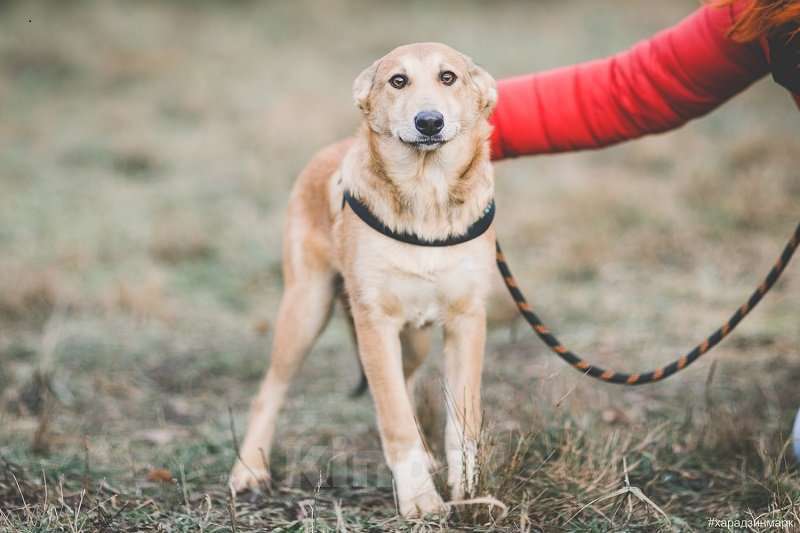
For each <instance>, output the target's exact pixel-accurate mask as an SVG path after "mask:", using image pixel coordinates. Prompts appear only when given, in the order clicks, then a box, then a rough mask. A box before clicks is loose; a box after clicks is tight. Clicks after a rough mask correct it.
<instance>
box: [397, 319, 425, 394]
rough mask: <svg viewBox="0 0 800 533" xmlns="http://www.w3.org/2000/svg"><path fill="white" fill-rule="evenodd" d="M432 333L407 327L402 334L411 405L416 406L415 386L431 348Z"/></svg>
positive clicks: (407, 387) (401, 340)
mask: <svg viewBox="0 0 800 533" xmlns="http://www.w3.org/2000/svg"><path fill="white" fill-rule="evenodd" d="M430 337H431V335H430V331H429V329H428V328H424V329H419V328H411V327H410V326H406V327H405V328H403V330H402V331H401V332H400V344H401V345H402V348H403V376H404V377H405V379H406V389H407V390H408V397H409V399H410V400H411V405H414V404H415V402H414V385H415V383H416V376H417V370H418V369H419V367H420V366H422V363H424V362H425V359H426V358H427V357H428V352H429V351H430V347H431V339H430Z"/></svg>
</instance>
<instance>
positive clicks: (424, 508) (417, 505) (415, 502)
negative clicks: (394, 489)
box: [399, 490, 447, 518]
mask: <svg viewBox="0 0 800 533" xmlns="http://www.w3.org/2000/svg"><path fill="white" fill-rule="evenodd" d="M399 503H400V514H402V515H403V518H422V517H423V516H432V515H439V516H444V515H446V514H447V506H446V505H445V503H444V500H442V498H441V496H439V493H438V492H436V491H435V490H431V491H428V492H425V493H423V494H420V495H418V496H415V497H413V498H410V499H407V500H405V501H402V500H401V501H400V502H399Z"/></svg>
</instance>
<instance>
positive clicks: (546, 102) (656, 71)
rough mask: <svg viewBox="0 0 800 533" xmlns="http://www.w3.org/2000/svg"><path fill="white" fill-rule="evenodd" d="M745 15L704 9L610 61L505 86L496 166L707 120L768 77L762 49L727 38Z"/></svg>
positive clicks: (734, 8)
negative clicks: (703, 117) (704, 117)
mask: <svg viewBox="0 0 800 533" xmlns="http://www.w3.org/2000/svg"><path fill="white" fill-rule="evenodd" d="M743 5H744V3H743V1H742V0H739V1H738V2H735V3H734V4H733V5H730V6H726V7H713V6H705V7H702V8H700V9H699V10H697V11H696V12H695V13H693V14H692V15H690V16H689V17H687V18H686V19H684V20H683V21H682V22H680V23H678V24H677V25H675V26H673V27H671V28H669V29H666V30H664V31H662V32H660V33H658V34H657V35H655V36H654V37H652V38H650V39H648V40H645V41H643V42H640V43H638V44H636V45H635V46H634V47H633V48H631V49H630V50H627V51H625V52H622V53H620V54H618V55H615V56H612V57H609V58H606V59H601V60H597V61H591V62H588V63H583V64H579V65H576V66H572V67H566V68H560V69H556V70H552V71H548V72H542V73H537V74H530V75H526V76H520V77H516V78H510V79H505V80H501V81H500V82H498V103H497V107H496V108H495V111H494V114H493V116H492V123H493V124H494V132H493V134H492V156H493V158H495V159H501V158H503V157H513V156H517V155H524V154H535V153H547V152H562V151H568V150H581V149H586V148H599V147H602V146H607V145H609V144H613V143H617V142H620V141H624V140H627V139H634V138H636V137H640V136H642V135H646V134H648V133H657V132H662V131H666V130H670V129H673V128H677V127H679V126H681V125H683V124H684V123H686V122H687V121H689V120H690V119H692V118H695V117H699V116H701V115H704V114H705V113H708V112H709V111H711V110H712V109H714V108H716V107H717V106H718V105H720V104H721V103H723V102H724V101H726V100H727V99H728V98H730V97H731V96H733V95H735V94H736V93H738V92H740V91H742V90H743V89H744V88H746V87H747V86H748V85H750V84H751V83H753V82H754V81H756V80H757V79H759V78H761V77H762V76H764V75H765V74H766V73H767V72H768V70H769V64H768V59H767V57H766V55H765V51H764V50H763V49H762V47H761V46H760V45H759V44H758V43H751V44H741V43H737V42H735V41H733V40H731V39H730V38H729V37H728V36H727V33H728V30H729V29H730V28H731V26H732V24H733V22H734V20H735V17H736V15H737V14H738V13H739V11H740V10H741V9H742V7H743Z"/></svg>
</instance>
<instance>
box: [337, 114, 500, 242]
mask: <svg viewBox="0 0 800 533" xmlns="http://www.w3.org/2000/svg"><path fill="white" fill-rule="evenodd" d="M490 133H491V127H490V126H489V124H488V123H487V122H486V121H485V120H483V121H481V123H480V124H478V125H477V126H476V127H474V128H472V129H471V131H470V132H468V133H463V134H461V135H458V136H457V137H456V138H455V139H452V140H451V141H449V142H447V143H445V144H444V145H442V146H441V147H439V148H438V149H436V150H431V151H422V150H418V149H416V148H414V147H412V146H408V145H406V144H404V143H402V142H400V141H398V140H397V139H396V138H394V137H390V136H384V135H380V134H378V133H375V132H374V131H372V130H371V129H370V128H369V127H367V126H366V125H365V126H364V127H362V129H361V131H360V132H359V135H358V141H357V142H358V148H357V149H356V150H354V154H355V156H354V157H353V158H351V160H350V161H346V162H345V164H344V165H343V168H342V171H343V172H342V174H343V175H342V177H343V181H344V186H345V187H346V188H347V189H348V190H350V192H351V193H353V194H354V195H356V196H357V197H358V198H360V199H361V200H362V201H363V202H364V203H365V204H367V206H368V207H369V208H370V210H371V211H372V212H373V213H374V214H375V215H376V216H377V217H378V218H379V219H380V220H381V221H382V222H383V223H384V224H385V225H386V226H387V227H389V228H390V229H392V230H394V231H398V232H408V233H414V234H416V235H418V236H419V237H422V238H424V239H444V238H447V237H450V236H455V235H462V234H464V233H465V232H466V231H467V228H468V227H469V226H470V225H471V224H472V223H473V222H475V221H476V220H477V219H478V218H479V217H480V216H481V214H482V212H483V209H484V208H486V206H487V204H488V203H489V202H490V201H491V199H492V197H493V195H494V177H493V172H492V166H491V163H490V159H489V141H488V139H489V135H490Z"/></svg>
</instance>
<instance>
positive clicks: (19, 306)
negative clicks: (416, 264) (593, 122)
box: [0, 0, 800, 532]
mask: <svg viewBox="0 0 800 533" xmlns="http://www.w3.org/2000/svg"><path fill="white" fill-rule="evenodd" d="M696 5H697V3H696V2H695V1H693V0H680V1H672V2H657V3H655V2H649V1H646V0H616V1H605V0H604V1H603V2H598V1H596V0H582V1H574V2H573V1H570V2H556V1H554V0H549V1H545V0H540V1H536V2H511V1H498V2H470V3H467V2H455V1H452V2H436V3H432V2H422V1H415V2H410V3H400V2H397V3H388V2H387V3H370V2H366V1H363V2H355V1H349V2H336V3H334V2H323V1H317V2H312V1H296V2H277V1H275V2H249V1H244V0H241V1H233V2H211V1H204V2H188V1H177V2H171V3H166V2H164V3H160V2H155V1H144V2H122V1H113V2H104V1H100V0H95V1H90V0H86V1H69V2H66V1H65V2H55V1H52V2H44V1H30V2H0V187H1V189H0V191H1V192H0V530H2V531H23V532H34V531H36V532H44V531H73V532H75V531H208V532H214V531H237V532H244V531H264V530H273V529H277V530H281V531H326V530H338V531H383V530H396V529H400V530H405V529H414V530H418V531H436V530H439V529H444V530H463V531H497V530H508V531H537V530H545V531H557V530H561V529H567V530H574V531H606V530H610V529H614V530H627V531H648V532H649V531H655V530H665V531H666V530H681V531H684V530H699V531H703V530H706V529H707V527H708V520H709V519H712V518H717V519H747V518H761V519H764V520H787V521H788V522H787V523H786V524H792V525H786V524H785V527H784V529H786V530H791V529H792V528H797V527H800V471H798V467H797V465H796V464H794V463H793V461H792V459H791V457H790V452H789V451H788V449H787V445H788V438H789V432H790V427H791V426H790V425H791V420H792V415H793V412H794V410H796V409H797V407H798V406H800V387H798V383H800V357H798V356H799V355H800V353H799V352H800V348H799V347H800V321H799V320H798V316H799V313H800V270H798V266H797V265H792V267H790V268H789V269H788V271H787V275H786V279H785V280H783V281H781V282H780V283H779V284H778V285H777V287H776V288H775V290H774V292H772V293H770V295H769V296H768V298H767V299H766V300H765V302H764V303H763V304H762V307H760V308H759V309H758V310H757V311H756V312H755V313H754V314H753V315H752V316H751V317H750V318H748V319H747V320H746V321H745V322H744V324H743V325H742V326H741V328H740V329H739V330H737V332H736V333H735V334H734V335H733V336H732V337H731V338H730V339H728V340H726V341H725V342H724V343H723V344H722V345H721V346H720V347H719V348H718V349H717V350H716V351H715V352H714V353H713V354H712V355H710V356H708V357H707V358H706V359H705V360H703V361H701V362H699V363H698V364H697V365H695V366H693V367H692V368H691V369H689V370H687V371H686V372H685V373H683V374H680V376H678V377H675V378H672V379H670V380H668V381H666V382H664V383H660V384H657V385H652V386H648V387H644V388H636V389H623V388H619V387H616V386H611V385H605V384H601V383H598V382H595V381H591V380H588V379H586V378H582V377H581V376H580V375H578V374H577V373H575V372H574V371H572V370H571V369H569V368H568V367H566V366H565V365H563V364H562V363H561V362H560V361H558V360H556V359H555V358H554V357H553V356H552V355H550V354H549V353H548V352H546V350H545V349H544V347H543V346H542V345H540V343H539V342H538V340H536V339H535V337H534V336H533V334H532V333H531V332H529V331H527V330H526V329H525V328H523V327H522V324H521V323H518V322H516V321H514V320H513V316H514V315H513V313H511V312H509V309H510V305H511V304H510V299H508V297H507V296H506V295H505V294H504V293H502V292H499V289H498V294H497V296H496V298H494V300H493V304H492V329H491V333H490V337H489V343H488V348H487V358H486V359H487V365H486V371H485V381H484V397H485V409H486V411H485V413H486V414H485V419H486V431H485V439H484V442H483V443H482V448H481V452H482V453H481V455H482V469H481V489H480V493H481V494H482V495H491V496H492V497H494V498H496V499H498V500H500V501H501V502H503V503H504V504H505V505H506V506H507V508H508V510H507V513H505V514H504V513H502V512H500V511H499V510H498V509H489V508H487V506H475V507H471V508H460V509H458V510H456V511H454V512H453V513H452V514H451V515H450V516H449V517H448V518H447V519H442V520H441V521H436V522H425V521H417V522H404V521H402V520H400V519H398V518H397V517H396V512H395V505H394V499H393V491H392V484H391V477H390V475H389V472H388V470H387V469H386V467H385V466H384V465H383V459H382V456H381V453H380V443H379V439H378V435H377V430H376V427H375V423H374V413H373V409H372V405H371V402H370V400H369V398H368V397H367V396H365V397H362V398H359V399H350V398H348V392H349V391H350V389H351V388H352V387H353V386H354V384H355V383H356V381H357V365H356V357H355V352H354V349H353V347H352V346H351V345H350V342H349V338H348V335H347V331H346V326H345V324H344V322H343V320H342V317H341V316H340V315H337V316H335V317H334V320H333V322H332V324H331V327H329V329H328V331H327V332H326V333H325V335H324V336H323V337H322V339H321V340H320V343H319V344H318V346H317V348H316V349H315V350H314V352H313V353H312V354H311V356H310V357H309V358H308V360H307V361H306V364H305V366H304V368H303V370H302V371H301V374H300V376H299V378H298V380H297V382H296V384H295V386H294V388H293V390H292V393H291V398H290V401H289V403H288V407H287V409H286V411H285V413H284V416H283V417H282V419H281V423H280V426H279V434H278V439H277V443H276V449H275V451H274V456H273V457H274V463H275V477H276V479H275V483H274V485H273V488H272V491H271V492H270V493H267V494H261V495H255V494H249V495H240V496H239V497H238V498H235V499H233V498H232V497H231V496H230V495H229V494H228V492H227V491H226V486H225V480H226V475H227V472H228V470H229V468H230V466H231V465H232V462H233V460H234V457H235V446H234V442H235V440H236V439H237V438H239V439H240V438H241V436H242V434H243V432H244V427H245V423H246V414H247V407H248V403H249V400H250V398H251V396H252V395H253V394H254V392H255V390H256V387H257V386H258V382H259V379H260V377H261V374H262V372H263V371H264V369H265V365H266V363H267V361H268V356H269V354H268V346H269V343H270V339H271V335H272V330H271V325H272V320H273V319H274V317H275V311H276V305H277V301H278V298H279V295H280V289H281V279H280V257H279V250H280V228H281V224H282V221H283V216H284V210H285V205H286V199H287V195H288V192H289V189H290V187H291V184H292V182H293V179H294V176H295V175H296V173H297V172H298V170H299V169H300V168H301V167H302V165H303V164H304V162H305V161H306V160H307V159H308V158H309V156H310V155H311V154H312V153H313V152H314V151H315V150H316V149H317V148H319V147H321V146H323V145H324V144H326V143H328V142H331V141H333V140H336V139H338V138H340V137H343V136H346V135H348V134H349V133H350V132H351V131H353V129H354V128H355V126H356V124H357V120H358V116H357V112H356V110H355V109H354V108H353V106H352V104H351V99H350V84H351V81H352V79H353V78H354V77H355V75H356V74H357V73H358V72H359V71H360V70H361V69H362V68H363V67H365V66H366V65H368V64H369V63H370V62H371V61H372V60H373V59H375V58H376V57H378V56H380V55H381V54H383V53H384V52H385V51H387V50H388V49H390V48H392V47H393V46H395V45H397V44H401V43H405V42H411V41H419V40H438V41H443V42H446V43H448V44H451V45H452V46H454V47H456V48H458V49H460V50H462V51H464V52H466V53H468V54H469V55H471V56H473V57H474V58H475V59H476V60H477V61H478V62H480V63H481V64H482V65H484V66H485V67H486V68H487V69H488V70H489V71H490V72H491V73H493V74H494V75H495V76H496V77H503V76H509V75H513V74H518V73H523V72H528V71H532V70H538V69H544V68H549V67H554V66H558V65H562V64H568V63H571V62H575V61H580V60H585V59H591V58H595V57H600V56H603V55H606V54H609V53H613V52H614V51H617V50H620V49H622V48H624V47H626V46H628V45H630V44H632V43H633V42H635V41H636V40H637V39H640V38H643V37H645V36H648V35H650V34H651V33H653V32H654V31H656V30H658V29H659V28H662V27H664V26H666V25H669V24H671V23H673V22H675V21H677V20H679V19H680V18H681V17H683V16H684V15H685V14H687V13H689V12H690V11H691V10H692V9H694V8H695V7H696ZM799 153H800V119H799V117H798V115H797V112H796V109H794V106H793V104H792V103H791V101H790V99H789V98H788V97H787V96H786V95H785V94H784V93H783V92H782V91H781V90H779V88H777V86H775V85H774V84H772V83H771V82H770V81H764V82H761V83H759V84H757V85H756V86H754V87H753V88H752V89H750V90H749V91H747V92H746V93H745V94H743V95H741V96H739V97H737V98H735V99H734V100H732V101H731V102H730V103H728V104H727V105H725V106H724V108H723V109H721V110H719V111H717V112H715V113H713V114H712V115H710V116H709V117H707V118H705V119H704V120H702V121H699V122H696V123H693V124H691V125H689V126H687V127H685V128H683V129H682V130H680V131H678V132H675V133H671V134H668V135H662V136H658V137H653V138H648V139H645V140H641V141H637V142H634V143H629V144H628V145H625V146H621V147H615V148H612V149H608V150H605V151H602V152H592V153H582V154H571V155H560V156H548V157H535V158H526V159H523V160H516V161H511V162H503V163H501V164H499V165H498V166H497V169H496V170H497V175H498V179H497V189H498V192H497V201H498V205H499V213H498V231H499V236H500V239H501V242H502V243H503V244H504V248H505V249H506V252H507V255H508V257H509V262H510V265H511V266H512V268H513V269H514V271H515V274H516V275H517V276H518V277H519V279H520V280H521V284H522V285H523V286H524V288H525V290H526V292H527V293H528V294H529V296H530V299H531V301H532V304H533V305H534V306H535V307H537V309H539V310H540V311H541V313H542V315H543V317H544V318H545V320H547V321H549V322H552V324H551V325H552V326H553V328H554V329H555V330H556V331H557V332H559V333H560V334H561V336H562V337H563V339H564V340H565V342H567V343H568V344H569V345H571V346H572V347H573V348H574V349H575V350H576V351H577V352H578V353H586V354H587V355H591V358H592V359H596V360H597V361H598V362H600V363H602V364H603V365H608V366H611V367H615V368H616V367H618V368H620V369H622V370H630V371H636V370H644V369H648V368H650V367H652V366H655V365H659V364H662V363H664V362H667V361H669V360H671V359H673V358H675V357H676V356H677V355H680V353H682V351H683V350H685V349H687V348H689V347H690V346H691V345H693V344H694V343H695V342H696V341H698V340H699V339H700V338H702V337H703V336H704V335H706V334H707V333H709V332H710V331H711V330H712V329H713V328H714V327H716V326H717V325H718V324H719V323H721V321H722V320H724V319H725V318H726V317H727V316H728V314H729V313H730V312H731V311H733V310H734V309H735V308H736V307H737V306H739V305H740V303H742V301H744V299H745V298H746V296H747V294H748V293H749V291H750V290H752V288H754V287H755V286H756V285H757V283H758V282H759V281H760V278H761V276H762V275H763V274H765V273H766V271H767V270H768V269H769V267H770V266H771V263H772V261H773V260H774V258H775V257H776V256H777V254H778V251H779V249H780V247H781V246H782V245H783V242H782V241H783V240H784V239H785V238H786V237H787V236H788V234H789V232H790V231H791V229H792V228H793V227H794V226H793V225H794V224H795V223H796V220H797V219H798V214H800V207H799V206H800V171H799V170H798V168H800V167H798V154H799ZM438 365H439V361H438V357H432V358H431V360H430V361H429V363H428V364H427V366H426V371H425V372H426V374H425V378H424V380H423V395H422V396H423V399H424V400H425V402H424V406H425V408H424V409H422V411H421V413H420V418H421V423H422V426H423V427H424V428H425V430H426V434H427V435H428V436H429V437H430V439H429V440H430V444H431V446H432V448H433V450H434V451H436V452H441V445H440V437H441V433H442V429H441V426H442V424H443V420H444V418H443V411H444V402H443V400H442V391H441V385H440V383H441V381H440V379H439V377H438V376H439V375H438ZM439 456H440V457H441V453H439ZM625 487H631V488H633V487H636V488H638V489H640V490H641V493H642V494H643V495H644V496H646V497H647V498H648V499H649V501H650V502H651V503H647V502H645V501H643V500H641V499H639V498H637V497H636V496H635V495H632V493H630V492H628V493H626V494H619V495H614V493H615V491H618V490H619V489H621V488H625ZM754 529H755V530H775V528H772V529H771V528H769V527H755V528H754ZM777 529H778V530H780V528H777Z"/></svg>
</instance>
